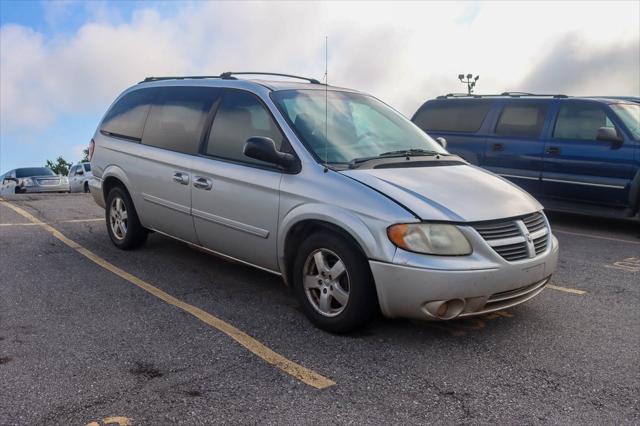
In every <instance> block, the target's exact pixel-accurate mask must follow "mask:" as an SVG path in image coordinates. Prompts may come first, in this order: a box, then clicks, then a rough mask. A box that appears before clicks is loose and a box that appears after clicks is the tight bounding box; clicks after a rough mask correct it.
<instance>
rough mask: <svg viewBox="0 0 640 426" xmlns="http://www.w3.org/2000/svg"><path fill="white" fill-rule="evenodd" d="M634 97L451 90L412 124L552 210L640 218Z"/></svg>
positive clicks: (639, 115) (639, 134) (639, 119)
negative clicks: (529, 194) (485, 92)
mask: <svg viewBox="0 0 640 426" xmlns="http://www.w3.org/2000/svg"><path fill="white" fill-rule="evenodd" d="M633 99H635V101H634V100H633ZM637 99H638V98H620V99H613V98H590V97H567V96H564V95H532V94H523V93H503V94H501V95H471V96H467V95H462V96H461V95H446V96H440V97H438V98H436V99H434V100H430V101H427V102H425V103H424V104H423V105H422V106H421V107H420V109H418V111H417V112H416V113H415V115H414V116H413V118H412V121H413V122H414V123H416V124H417V125H418V126H419V127H420V128H421V129H423V130H424V131H425V132H427V133H428V134H429V135H431V136H432V137H442V138H445V139H446V141H447V147H448V150H449V151H450V152H452V153H454V154H458V155H460V156H461V157H463V158H464V159H466V160H467V161H469V162H470V163H472V164H476V165H478V166H481V167H483V168H486V169H488V170H490V171H492V172H494V173H496V174H498V175H500V176H502V177H504V178H506V179H509V180H511V181H512V182H514V183H516V184H517V185H519V186H520V187H522V188H523V189H525V190H526V191H528V192H529V193H531V194H533V195H534V196H535V197H536V198H537V199H538V200H540V201H541V202H542V204H543V205H544V206H545V208H547V209H552V210H563V211H570V212H579V213H587V214H594V215H606V216H616V217H627V218H628V217H639V208H640V105H638V103H637V102H636V101H637Z"/></svg>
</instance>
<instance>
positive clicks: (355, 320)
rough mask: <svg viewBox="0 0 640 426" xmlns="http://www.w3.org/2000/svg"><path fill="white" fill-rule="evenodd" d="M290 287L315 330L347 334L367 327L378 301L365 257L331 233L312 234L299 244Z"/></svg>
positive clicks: (345, 241) (348, 243)
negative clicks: (316, 328)
mask: <svg viewBox="0 0 640 426" xmlns="http://www.w3.org/2000/svg"><path fill="white" fill-rule="evenodd" d="M293 274H294V279H293V285H294V291H295V293H296V296H297V298H298V301H299V302H300V304H301V305H302V309H303V311H304V313H305V315H306V316H307V317H308V318H309V319H310V320H311V322H312V323H313V324H315V325H316V326H317V327H319V328H321V329H323V330H327V331H330V332H332V333H347V332H349V331H352V330H354V329H357V328H360V327H363V326H365V325H366V324H368V323H369V322H370V321H371V320H372V319H373V317H374V315H375V313H376V312H377V299H376V294H375V288H374V285H373V278H372V276H371V271H370V269H369V264H368V262H367V258H366V257H365V256H364V254H362V252H361V251H360V250H359V249H358V247H355V245H354V244H353V243H352V242H350V241H347V240H346V239H344V238H342V237H340V236H339V235H336V234H333V233H322V234H321V233H315V234H313V235H311V236H310V237H309V238H307V239H305V240H304V241H303V243H302V244H301V245H300V247H299V250H298V255H297V257H296V259H295V261H294V265H293Z"/></svg>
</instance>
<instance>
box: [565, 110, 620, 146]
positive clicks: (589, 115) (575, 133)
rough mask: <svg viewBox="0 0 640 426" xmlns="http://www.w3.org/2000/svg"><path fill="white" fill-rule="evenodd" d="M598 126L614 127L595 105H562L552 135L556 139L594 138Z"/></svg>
mask: <svg viewBox="0 0 640 426" xmlns="http://www.w3.org/2000/svg"><path fill="white" fill-rule="evenodd" d="M600 127H614V126H613V124H612V123H611V122H610V121H609V120H608V119H607V114H606V113H605V112H604V111H603V110H602V108H600V107H599V106H597V105H590V104H583V105H579V104H573V105H564V106H562V107H561V108H560V112H558V118H557V120H556V127H555V129H554V130H553V137H554V138H557V139H582V140H596V136H597V135H598V129H599V128H600Z"/></svg>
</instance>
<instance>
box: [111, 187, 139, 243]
mask: <svg viewBox="0 0 640 426" xmlns="http://www.w3.org/2000/svg"><path fill="white" fill-rule="evenodd" d="M106 205H107V208H106V209H105V216H106V222H107V232H108V233H109V237H110V238H111V241H112V242H113V244H115V246H116V247H118V248H120V249H122V250H130V249H134V248H136V247H140V246H141V245H142V244H144V242H145V241H146V240H147V234H148V232H147V230H146V229H145V228H144V227H143V226H142V225H141V224H140V220H139V219H138V214H137V213H136V209H135V208H134V207H133V202H132V201H131V197H130V196H129V194H127V192H126V191H125V190H124V189H122V188H120V187H115V188H113V189H111V190H110V191H109V195H108V196H107V202H106Z"/></svg>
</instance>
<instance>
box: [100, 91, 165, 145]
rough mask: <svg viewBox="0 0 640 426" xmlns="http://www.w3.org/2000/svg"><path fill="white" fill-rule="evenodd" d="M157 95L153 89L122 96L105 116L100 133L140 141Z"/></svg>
mask: <svg viewBox="0 0 640 426" xmlns="http://www.w3.org/2000/svg"><path fill="white" fill-rule="evenodd" d="M155 93H156V91H155V90H153V89H140V90H135V91H133V92H129V93H127V94H125V95H124V96H122V97H121V98H120V99H119V100H118V101H117V102H116V103H115V104H114V105H113V106H112V107H111V109H110V110H109V112H107V115H105V117H104V119H103V120H102V125H101V126H100V131H101V132H103V133H108V134H111V135H113V136H118V137H124V138H129V139H134V140H137V141H140V140H141V139H142V130H143V129H144V123H145V120H146V119H147V114H148V113H149V108H150V106H151V103H152V101H153V99H154V96H155Z"/></svg>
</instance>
